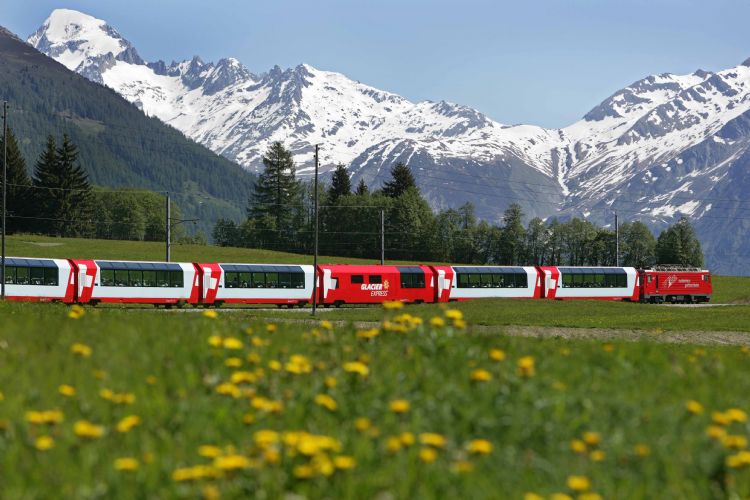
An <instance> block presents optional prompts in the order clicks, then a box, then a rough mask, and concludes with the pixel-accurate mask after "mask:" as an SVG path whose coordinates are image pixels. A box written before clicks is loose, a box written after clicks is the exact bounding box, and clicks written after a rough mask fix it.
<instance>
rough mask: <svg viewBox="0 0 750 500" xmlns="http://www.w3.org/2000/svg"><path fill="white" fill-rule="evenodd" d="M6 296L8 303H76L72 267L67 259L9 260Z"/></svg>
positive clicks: (6, 262)
mask: <svg viewBox="0 0 750 500" xmlns="http://www.w3.org/2000/svg"><path fill="white" fill-rule="evenodd" d="M5 296H6V298H7V299H9V300H29V301H35V302H52V301H55V302H58V301H59V302H65V303H68V304H70V303H73V302H74V301H75V298H76V297H75V279H74V271H73V266H72V265H71V264H70V262H68V261H67V260H64V259H34V258H24V257H6V258H5Z"/></svg>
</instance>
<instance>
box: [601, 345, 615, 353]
mask: <svg viewBox="0 0 750 500" xmlns="http://www.w3.org/2000/svg"><path fill="white" fill-rule="evenodd" d="M602 350H603V351H604V352H613V351H614V350H615V346H614V345H612V344H604V345H603V346H602Z"/></svg>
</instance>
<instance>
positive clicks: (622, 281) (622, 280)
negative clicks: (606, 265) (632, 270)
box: [615, 274, 628, 288]
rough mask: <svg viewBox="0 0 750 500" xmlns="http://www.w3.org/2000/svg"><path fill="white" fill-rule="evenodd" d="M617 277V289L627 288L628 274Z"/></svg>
mask: <svg viewBox="0 0 750 500" xmlns="http://www.w3.org/2000/svg"><path fill="white" fill-rule="evenodd" d="M615 276H617V287H618V288H627V286H628V275H627V274H616V275H615Z"/></svg>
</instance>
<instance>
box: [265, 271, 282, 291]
mask: <svg viewBox="0 0 750 500" xmlns="http://www.w3.org/2000/svg"><path fill="white" fill-rule="evenodd" d="M266 288H279V273H266Z"/></svg>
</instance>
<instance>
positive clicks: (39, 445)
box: [34, 436, 55, 451]
mask: <svg viewBox="0 0 750 500" xmlns="http://www.w3.org/2000/svg"><path fill="white" fill-rule="evenodd" d="M54 446H55V440H54V439H52V438H51V437H50V436H39V437H38V438H36V440H35V441H34V447H35V448H36V449H37V450H40V451H47V450H49V449H50V448H54Z"/></svg>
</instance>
